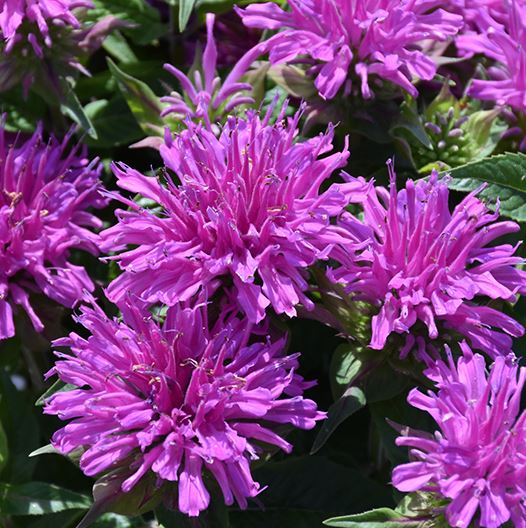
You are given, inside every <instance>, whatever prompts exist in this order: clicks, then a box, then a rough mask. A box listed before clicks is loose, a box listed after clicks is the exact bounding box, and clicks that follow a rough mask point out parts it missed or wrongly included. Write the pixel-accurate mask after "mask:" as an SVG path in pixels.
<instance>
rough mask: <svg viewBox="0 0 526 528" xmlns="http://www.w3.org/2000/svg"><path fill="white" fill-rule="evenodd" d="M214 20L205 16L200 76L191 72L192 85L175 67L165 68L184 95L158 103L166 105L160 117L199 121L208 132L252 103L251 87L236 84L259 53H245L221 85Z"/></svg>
mask: <svg viewBox="0 0 526 528" xmlns="http://www.w3.org/2000/svg"><path fill="white" fill-rule="evenodd" d="M214 20H215V16H214V15H212V14H208V15H207V17H206V29H207V43H206V47H205V50H204V53H203V57H202V74H203V75H201V72H200V71H199V70H198V69H196V70H194V72H193V77H194V82H192V80H191V79H190V78H189V77H188V76H187V75H185V74H184V73H183V72H182V71H181V70H179V69H178V68H176V67H175V66H172V65H171V64H165V65H164V68H165V70H167V71H168V72H170V73H171V74H172V75H174V77H176V78H177V80H178V81H179V83H180V84H181V88H182V91H183V93H182V94H180V93H178V92H172V93H171V94H170V95H169V96H166V97H162V98H161V101H162V102H163V103H166V104H167V105H168V106H167V107H166V108H165V109H164V110H163V112H162V113H161V117H165V116H167V115H170V114H176V115H178V116H180V117H181V118H184V117H187V116H188V117H190V118H191V119H194V120H202V121H203V122H204V123H205V124H206V126H207V127H208V128H209V129H211V128H212V125H215V122H216V121H220V120H221V118H222V117H224V116H226V115H228V114H229V113H230V112H232V110H234V109H235V108H238V107H240V106H242V105H247V104H248V105H251V104H253V103H254V99H253V98H252V96H251V93H250V92H251V91H252V86H251V85H250V84H248V83H245V82H239V78H240V77H241V76H242V75H243V74H244V73H245V72H246V70H247V69H248V68H249V67H250V65H251V64H252V62H253V61H254V60H255V59H256V58H257V57H258V56H259V55H261V53H262V51H259V48H260V47H258V46H255V47H254V48H252V49H250V50H249V51H248V52H247V53H245V54H244V55H243V56H242V57H241V58H240V59H239V61H238V62H237V63H236V65H235V66H234V69H233V71H232V72H231V74H230V75H229V77H228V78H227V80H226V81H225V85H224V86H222V85H221V79H220V78H219V77H218V76H217V60H218V50H217V46H216V41H215V39H214Z"/></svg>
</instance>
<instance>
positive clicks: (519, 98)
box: [457, 2, 526, 112]
mask: <svg viewBox="0 0 526 528" xmlns="http://www.w3.org/2000/svg"><path fill="white" fill-rule="evenodd" d="M508 9H509V15H508V17H507V19H506V20H504V21H503V22H502V23H501V22H498V21H497V20H495V19H494V18H493V17H492V16H491V15H490V14H489V11H484V10H481V11H480V13H479V17H478V19H477V20H478V22H477V25H478V29H477V30H473V31H469V32H466V33H465V34H464V35H461V36H459V37H458V39H457V46H458V47H459V48H460V49H461V50H462V51H464V52H467V53H482V54H484V55H486V56H488V57H489V58H490V59H492V60H494V61H496V64H495V65H494V66H492V67H491V68H489V69H488V74H489V76H490V80H484V79H474V80H473V82H472V84H471V86H470V88H469V90H468V95H470V96H472V97H475V98H476V99H482V100H485V101H494V102H496V103H497V104H499V105H505V104H506V105H509V106H511V107H512V108H513V109H514V110H517V111H521V112H526V53H525V52H524V50H525V48H526V5H520V4H518V3H516V2H513V4H512V5H511V6H509V7H508Z"/></svg>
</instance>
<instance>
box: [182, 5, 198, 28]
mask: <svg viewBox="0 0 526 528" xmlns="http://www.w3.org/2000/svg"><path fill="white" fill-rule="evenodd" d="M195 2H196V0H179V31H180V32H181V33H182V32H183V31H184V30H185V28H186V25H187V24H188V20H190V15H191V14H192V11H193V10H194V7H195Z"/></svg>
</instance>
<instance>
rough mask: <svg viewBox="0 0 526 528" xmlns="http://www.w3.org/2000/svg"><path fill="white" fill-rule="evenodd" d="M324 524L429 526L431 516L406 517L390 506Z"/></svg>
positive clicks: (364, 527) (339, 526)
mask: <svg viewBox="0 0 526 528" xmlns="http://www.w3.org/2000/svg"><path fill="white" fill-rule="evenodd" d="M323 524H325V525H326V526H334V527H335V528H402V527H406V528H424V527H425V526H429V518H423V519H422V518H412V517H406V516H405V515H402V514H401V513H399V512H396V511H394V510H391V509H389V508H379V509H377V510H371V511H368V512H365V513H358V514H356V515H347V516H344V517H334V518H332V519H328V520H326V521H324V522H323Z"/></svg>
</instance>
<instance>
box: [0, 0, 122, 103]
mask: <svg viewBox="0 0 526 528" xmlns="http://www.w3.org/2000/svg"><path fill="white" fill-rule="evenodd" d="M93 7H94V4H93V2H92V1H91V0H53V1H50V0H0V52H1V59H0V91H4V90H8V89H10V88H12V87H13V86H15V85H16V84H18V83H19V82H22V83H23V87H24V89H25V91H26V92H27V91H28V90H29V88H30V87H31V86H32V85H33V84H34V83H35V82H37V81H38V83H39V84H41V85H42V84H43V83H45V85H42V86H40V88H41V91H42V92H43V93H46V90H48V89H50V86H51V87H52V92H53V93H55V92H58V93H60V88H59V86H58V84H59V77H61V76H64V75H66V74H71V73H72V71H74V70H78V71H80V72H82V73H85V74H88V72H87V70H86V69H85V67H84V66H83V65H82V64H81V62H80V61H79V55H80V54H82V53H86V52H90V51H93V50H94V49H96V48H97V47H98V46H100V44H101V42H102V40H103V39H104V38H105V36H106V35H107V34H108V32H110V31H111V30H112V29H113V28H114V27H116V26H119V25H122V23H121V22H120V21H118V20H117V19H116V18H115V17H113V16H107V17H104V18H102V19H101V20H100V21H98V22H97V23H95V24H92V25H90V26H86V25H84V24H83V23H82V19H83V17H82V16H81V15H82V14H83V13H84V12H85V11H86V10H87V9H91V8H93Z"/></svg>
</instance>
